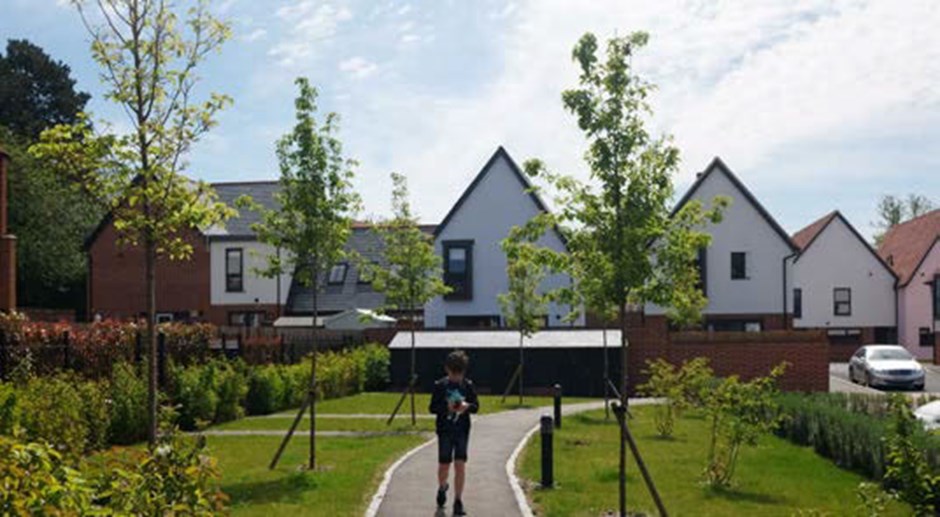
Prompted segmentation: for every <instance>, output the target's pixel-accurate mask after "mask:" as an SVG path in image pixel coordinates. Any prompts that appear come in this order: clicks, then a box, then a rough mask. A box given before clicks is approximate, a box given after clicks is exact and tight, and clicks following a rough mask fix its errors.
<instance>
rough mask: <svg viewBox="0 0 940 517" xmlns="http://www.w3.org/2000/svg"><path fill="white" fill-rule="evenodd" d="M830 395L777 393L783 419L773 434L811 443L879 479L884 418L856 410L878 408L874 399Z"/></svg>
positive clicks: (838, 461)
mask: <svg viewBox="0 0 940 517" xmlns="http://www.w3.org/2000/svg"><path fill="white" fill-rule="evenodd" d="M833 395H834V394H828V393H814V394H810V395H799V394H795V393H784V394H780V395H779V396H778V401H779V403H780V410H781V413H782V415H783V419H782V423H781V425H780V427H779V428H778V429H777V431H776V432H777V435H779V436H781V437H783V438H786V439H788V440H790V441H792V442H795V443H797V444H800V445H808V446H810V447H812V448H813V450H815V451H816V453H817V454H820V455H822V456H825V457H827V458H829V459H831V460H832V461H833V462H835V464H836V465H839V466H840V467H842V468H846V469H849V470H854V471H856V472H859V473H860V474H863V475H865V476H868V477H870V478H872V479H881V477H882V476H883V475H884V472H885V451H884V437H885V435H886V434H887V426H886V421H885V420H884V419H882V418H877V417H874V416H871V415H869V414H866V413H865V412H862V411H860V410H859V409H861V408H862V407H864V408H866V410H867V411H872V412H875V411H878V410H876V409H875V408H876V406H875V405H876V404H878V402H877V401H875V400H873V399H872V398H871V397H870V396H866V395H853V396H846V395H843V394H838V395H835V396H833Z"/></svg>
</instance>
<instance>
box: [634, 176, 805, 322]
mask: <svg viewBox="0 0 940 517" xmlns="http://www.w3.org/2000/svg"><path fill="white" fill-rule="evenodd" d="M717 196H724V197H727V198H730V200H731V204H730V206H728V208H727V209H726V210H725V212H724V217H723V219H722V221H721V222H720V223H718V224H709V225H708V226H707V227H706V228H704V229H703V231H705V232H707V233H709V234H710V235H711V238H712V240H711V244H710V245H709V246H708V248H707V249H704V250H702V251H701V252H700V253H699V260H698V265H699V269H700V271H701V273H702V279H703V280H702V289H703V291H704V293H705V296H707V297H708V305H707V306H706V307H705V310H704V311H703V316H704V319H705V325H706V327H707V328H710V329H713V330H718V331H723V330H724V331H734V330H747V331H759V330H776V329H782V328H785V327H786V319H787V318H786V314H785V307H786V305H787V304H786V296H787V294H786V288H785V286H786V283H787V280H786V274H787V272H786V269H787V261H788V259H790V258H791V257H793V256H795V254H796V252H797V248H796V246H795V245H794V244H793V243H792V242H791V241H790V237H789V236H788V235H787V233H786V232H785V231H783V229H782V228H781V227H780V225H779V224H777V222H776V221H775V220H774V218H773V217H772V216H771V215H770V214H769V213H768V212H767V210H766V209H764V207H763V206H762V205H761V204H760V202H759V201H758V200H757V198H755V197H754V195H753V194H751V192H750V191H749V190H748V189H747V187H746V186H744V184H743V183H742V182H741V180H739V179H738V178H737V176H735V175H734V173H732V172H731V169H729V168H728V166H726V165H725V164H724V162H722V161H721V159H720V158H715V159H714V160H713V161H712V163H711V164H710V165H709V166H708V167H707V168H706V169H705V171H703V172H701V173H699V174H698V176H697V178H696V180H695V182H694V183H693V184H692V186H691V187H690V188H689V190H688V191H687V192H686V193H685V195H684V196H683V197H682V198H681V199H680V200H679V202H678V203H677V204H676V207H675V209H674V210H673V213H676V212H678V211H679V210H680V209H681V208H682V207H683V206H685V205H686V204H687V203H689V202H690V201H692V200H696V201H699V202H701V203H702V204H704V205H705V206H709V205H711V204H712V202H713V201H714V199H715V198H716V197H717ZM646 313H647V314H651V315H662V314H663V313H664V310H663V309H662V308H660V307H656V306H653V305H650V306H647V307H646Z"/></svg>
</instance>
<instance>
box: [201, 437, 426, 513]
mask: <svg viewBox="0 0 940 517" xmlns="http://www.w3.org/2000/svg"><path fill="white" fill-rule="evenodd" d="M425 439H426V438H423V437H421V436H419V435H397V436H382V437H368V438H320V439H318V440H317V455H318V456H317V457H318V460H317V461H318V464H319V465H320V469H319V470H317V471H315V472H303V471H302V469H301V467H302V466H304V465H306V462H307V440H306V437H305V436H298V437H295V438H294V439H293V440H291V443H290V444H289V445H288V446H287V449H286V450H285V451H284V455H283V456H282V457H281V461H280V463H279V465H278V467H277V469H275V470H273V471H272V470H268V463H269V462H270V461H271V458H272V457H273V456H274V452H275V450H277V446H278V444H279V443H280V438H278V437H267V436H251V437H244V436H210V437H209V438H208V440H209V447H210V450H211V453H212V455H213V456H215V457H216V458H217V459H218V461H219V466H220V468H221V470H222V490H223V491H224V492H225V493H226V494H228V496H229V497H230V498H231V499H230V501H229V505H230V508H231V510H232V514H233V515H263V516H270V515H294V516H300V515H311V516H313V515H323V516H334V515H335V516H347V515H350V516H351V515H357V516H358V515H362V514H363V512H364V511H365V509H366V506H368V504H369V499H370V498H371V497H372V493H373V492H374V491H375V487H376V486H377V485H378V483H379V481H380V480H381V477H382V474H383V473H384V471H385V468H386V466H387V465H389V464H391V463H392V462H393V461H394V460H395V459H396V458H397V457H398V456H400V455H401V454H404V453H405V452H406V451H407V450H408V449H411V448H412V447H415V446H417V445H419V444H420V443H421V442H423V441H424V440H425Z"/></svg>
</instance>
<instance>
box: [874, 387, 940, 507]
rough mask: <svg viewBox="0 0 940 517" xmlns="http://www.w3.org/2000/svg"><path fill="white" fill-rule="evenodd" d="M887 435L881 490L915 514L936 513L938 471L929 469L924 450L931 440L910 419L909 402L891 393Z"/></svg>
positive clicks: (939, 483) (939, 495) (939, 501)
mask: <svg viewBox="0 0 940 517" xmlns="http://www.w3.org/2000/svg"><path fill="white" fill-rule="evenodd" d="M888 405H889V408H890V411H891V420H890V421H891V424H890V431H891V432H890V433H889V435H888V438H887V440H886V450H887V452H886V459H887V464H886V468H885V478H884V484H885V487H887V488H888V489H890V490H892V491H894V492H895V493H897V495H898V498H899V499H901V500H902V501H905V502H907V503H909V504H910V505H911V506H912V507H913V508H914V512H915V513H916V514H917V515H923V516H930V515H937V514H938V513H940V472H938V471H937V469H932V468H931V467H930V464H929V463H928V459H927V458H928V457H927V455H926V454H925V451H926V450H927V448H928V447H929V440H930V439H931V437H930V436H929V435H928V434H927V433H926V432H925V431H924V428H923V425H922V424H921V423H920V421H918V420H917V419H916V418H915V417H914V413H913V411H911V406H910V401H909V400H907V399H905V398H904V397H903V396H902V395H898V394H894V395H892V396H891V397H890V398H889V400H888Z"/></svg>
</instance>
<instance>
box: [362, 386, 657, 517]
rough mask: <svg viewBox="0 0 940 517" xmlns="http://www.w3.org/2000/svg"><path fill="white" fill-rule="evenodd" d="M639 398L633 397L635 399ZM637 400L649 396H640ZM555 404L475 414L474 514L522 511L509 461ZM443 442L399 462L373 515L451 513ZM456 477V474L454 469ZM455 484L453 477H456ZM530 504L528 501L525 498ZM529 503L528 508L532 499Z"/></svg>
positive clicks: (470, 473) (467, 495)
mask: <svg viewBox="0 0 940 517" xmlns="http://www.w3.org/2000/svg"><path fill="white" fill-rule="evenodd" d="M633 402H634V401H633V400H632V399H631V403H633ZM636 402H637V403H643V402H646V401H641V400H637V401H636ZM603 407H604V403H603V402H602V401H598V402H586V403H581V404H570V405H565V406H564V407H563V414H571V413H577V412H581V411H587V410H590V409H598V408H603ZM550 411H551V407H550V406H546V407H540V408H535V409H520V410H514V411H504V412H501V413H493V414H489V415H482V416H475V417H474V418H473V429H472V430H471V432H470V451H469V457H470V459H469V461H468V463H467V486H466V489H465V490H464V495H463V500H464V503H465V504H466V506H467V513H468V514H470V515H492V516H497V515H498V516H522V515H523V509H522V508H520V503H519V501H517V497H516V494H515V493H514V490H513V482H512V481H511V480H510V475H511V469H508V468H507V466H506V463H507V462H508V461H509V459H510V457H511V456H512V455H513V453H514V452H515V451H516V449H517V447H519V445H520V442H522V441H523V440H524V439H525V438H526V437H527V436H528V435H529V433H530V432H531V431H532V430H533V428H534V427H535V426H537V425H538V423H539V417H540V416H541V415H543V414H546V412H550ZM436 445H437V442H436V439H433V440H430V441H429V442H426V443H424V444H423V445H421V446H419V447H417V448H415V449H412V450H411V451H409V452H408V453H407V454H406V455H405V456H403V457H402V458H401V459H399V461H397V462H396V463H395V464H393V465H392V466H391V467H390V468H389V470H388V471H387V472H386V474H385V476H386V477H385V480H384V481H383V482H382V484H381V486H380V487H379V490H378V492H377V493H376V494H375V495H374V497H373V499H372V504H371V505H370V506H369V509H368V510H367V512H366V516H367V517H372V516H375V515H378V516H382V517H399V516H401V517H405V516H407V517H411V516H415V515H418V516H423V515H451V510H452V503H453V489H451V491H450V492H449V493H448V501H447V503H448V504H447V508H446V509H445V511H444V512H438V510H437V506H436V504H435V503H434V495H435V493H436V491H437V446H436ZM451 480H453V474H451ZM451 485H453V482H451ZM523 504H524V501H523ZM525 506H526V508H525V509H526V510H527V509H528V508H527V505H525Z"/></svg>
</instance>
